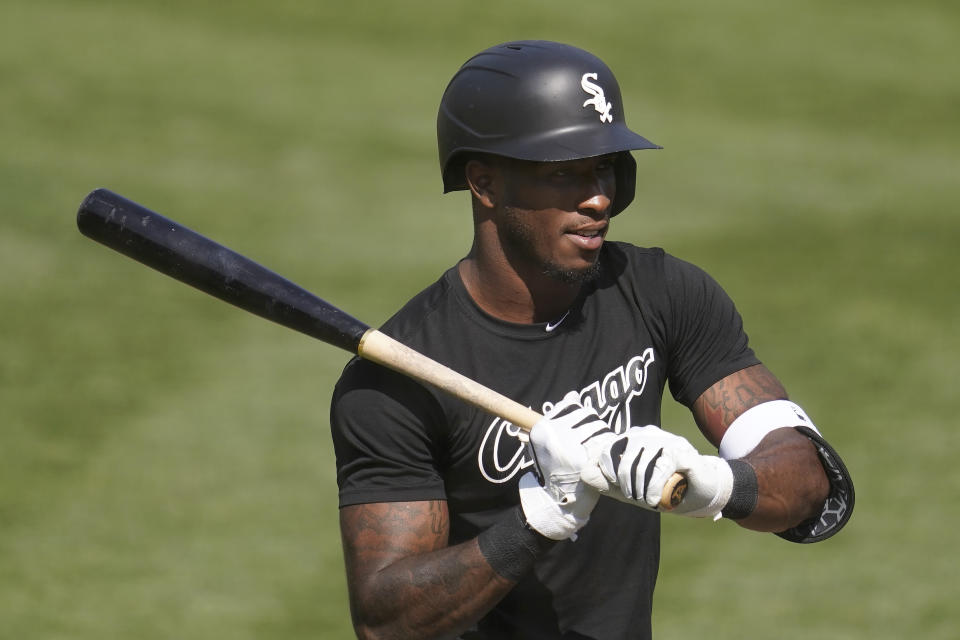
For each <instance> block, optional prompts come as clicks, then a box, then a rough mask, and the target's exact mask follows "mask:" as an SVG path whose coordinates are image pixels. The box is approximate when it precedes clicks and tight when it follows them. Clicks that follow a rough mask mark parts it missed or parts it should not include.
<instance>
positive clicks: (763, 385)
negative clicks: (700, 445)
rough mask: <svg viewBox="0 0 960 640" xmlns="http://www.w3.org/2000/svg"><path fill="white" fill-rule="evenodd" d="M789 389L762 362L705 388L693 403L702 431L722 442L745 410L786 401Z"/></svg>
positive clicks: (695, 415) (717, 441) (715, 441)
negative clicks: (733, 423) (772, 401)
mask: <svg viewBox="0 0 960 640" xmlns="http://www.w3.org/2000/svg"><path fill="white" fill-rule="evenodd" d="M786 398H787V392H786V390H785V389H784V388H783V385H782V384H780V381H779V380H777V378H776V376H774V375H773V374H772V373H770V370H769V369H767V368H766V367H765V366H763V365H762V364H758V365H754V366H752V367H747V368H746V369H743V370H741V371H737V372H736V373H732V374H730V375H729V376H727V377H726V378H724V379H723V380H720V381H719V382H717V383H716V384H714V385H713V386H712V387H710V388H709V389H707V390H706V391H704V392H703V393H702V394H701V395H700V397H699V398H697V400H696V401H695V402H694V403H693V415H694V418H695V419H696V421H697V425H698V426H699V427H700V430H701V431H703V433H704V434H705V435H706V436H707V437H708V438H709V439H710V441H711V442H713V444H714V445H719V443H720V438H721V437H722V436H723V433H724V432H725V431H726V430H727V427H729V426H730V424H731V423H732V422H733V421H734V420H736V419H737V416H739V415H740V414H741V413H743V412H744V411H746V410H747V409H750V408H752V407H755V406H757V405H758V404H762V403H764V402H769V401H771V400H785V399H786Z"/></svg>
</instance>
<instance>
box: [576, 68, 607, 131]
mask: <svg viewBox="0 0 960 640" xmlns="http://www.w3.org/2000/svg"><path fill="white" fill-rule="evenodd" d="M596 79H597V74H595V73H585V74H583V77H582V78H581V79H580V87H581V88H582V89H583V90H584V91H586V92H587V93H589V94H590V95H592V96H593V97H592V98H590V99H589V100H587V101H586V102H584V103H583V106H584V107H586V106H589V105H593V108H594V110H596V112H597V113H599V114H600V122H613V116H611V115H610V109H612V108H613V105H612V104H610V103H609V102H607V98H606V97H605V96H604V95H603V89H602V88H601V87H600V85H597V84H594V83H593V82H590V81H591V80H596Z"/></svg>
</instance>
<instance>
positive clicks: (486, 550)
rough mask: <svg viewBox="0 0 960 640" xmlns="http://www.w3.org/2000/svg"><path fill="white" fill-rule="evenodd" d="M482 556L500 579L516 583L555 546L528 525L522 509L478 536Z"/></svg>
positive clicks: (508, 513)
mask: <svg viewBox="0 0 960 640" xmlns="http://www.w3.org/2000/svg"><path fill="white" fill-rule="evenodd" d="M477 544H479V545H480V553H482V554H483V557H484V558H486V560H487V562H489V563H490V566H491V567H492V568H493V570H494V571H496V572H497V573H498V574H499V575H501V576H503V577H504V578H506V579H508V580H513V581H514V582H516V581H518V580H520V578H522V577H523V575H524V574H525V573H526V572H527V571H529V570H530V568H531V567H533V562H534V561H535V560H536V559H537V557H538V556H540V554H542V553H543V552H544V551H546V550H547V549H549V548H550V547H552V546H553V545H554V544H555V541H554V540H550V539H549V538H547V537H545V536H542V535H541V534H539V533H537V532H536V531H534V530H533V529H531V528H530V527H529V526H528V525H527V519H526V518H525V517H524V516H523V510H522V509H521V508H520V507H516V508H515V509H511V510H510V511H509V512H507V514H506V516H505V517H504V518H503V519H501V520H500V521H499V522H497V523H496V524H494V525H493V526H492V527H490V528H489V529H487V530H486V531H484V532H482V533H481V534H480V535H479V536H477Z"/></svg>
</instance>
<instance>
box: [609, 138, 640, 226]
mask: <svg viewBox="0 0 960 640" xmlns="http://www.w3.org/2000/svg"><path fill="white" fill-rule="evenodd" d="M613 173H614V175H615V176H616V178H617V193H616V195H615V196H614V198H613V205H612V206H611V208H610V217H611V218H612V217H613V216H615V215H617V214H618V213H620V212H621V211H623V210H624V209H626V208H627V207H628V206H629V205H630V203H631V202H633V198H634V196H635V195H636V192H637V161H636V160H634V158H633V154H631V153H630V152H629V151H624V152H623V153H621V154H619V155H618V156H617V162H616V164H615V165H614V168H613Z"/></svg>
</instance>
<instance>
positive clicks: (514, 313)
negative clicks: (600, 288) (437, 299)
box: [458, 252, 583, 324]
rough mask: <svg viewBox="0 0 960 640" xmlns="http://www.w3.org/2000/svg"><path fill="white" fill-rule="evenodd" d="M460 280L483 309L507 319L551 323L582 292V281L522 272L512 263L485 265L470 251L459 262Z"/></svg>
mask: <svg viewBox="0 0 960 640" xmlns="http://www.w3.org/2000/svg"><path fill="white" fill-rule="evenodd" d="M458 270H459V272H460V279H461V280H463V284H464V286H465V287H466V289H467V293H469V294H470V297H471V298H473V301H474V302H476V303H477V306H479V307H480V308H481V309H483V310H484V311H485V312H486V313H488V314H490V315H491V316H493V317H495V318H498V319H500V320H504V321H506V322H515V323H520V324H530V323H535V322H549V321H551V320H556V319H557V318H559V317H561V316H563V314H565V313H566V312H567V311H568V310H569V309H570V307H571V306H572V305H573V303H574V302H575V301H576V299H577V296H578V295H580V290H581V288H582V286H583V285H582V284H579V283H578V284H570V283H565V282H560V281H558V280H555V279H552V278H550V277H549V276H546V275H544V274H540V273H537V274H519V273H517V272H516V271H515V270H513V269H512V268H511V267H510V266H509V264H506V263H503V264H485V263H484V262H483V261H482V260H479V259H478V258H477V257H476V255H474V253H472V252H471V254H470V255H468V256H467V257H466V258H464V259H463V260H462V261H460V263H459V265H458Z"/></svg>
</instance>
